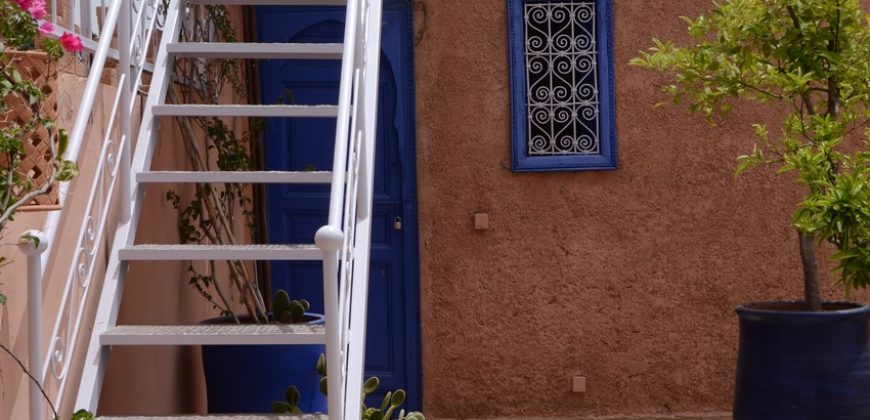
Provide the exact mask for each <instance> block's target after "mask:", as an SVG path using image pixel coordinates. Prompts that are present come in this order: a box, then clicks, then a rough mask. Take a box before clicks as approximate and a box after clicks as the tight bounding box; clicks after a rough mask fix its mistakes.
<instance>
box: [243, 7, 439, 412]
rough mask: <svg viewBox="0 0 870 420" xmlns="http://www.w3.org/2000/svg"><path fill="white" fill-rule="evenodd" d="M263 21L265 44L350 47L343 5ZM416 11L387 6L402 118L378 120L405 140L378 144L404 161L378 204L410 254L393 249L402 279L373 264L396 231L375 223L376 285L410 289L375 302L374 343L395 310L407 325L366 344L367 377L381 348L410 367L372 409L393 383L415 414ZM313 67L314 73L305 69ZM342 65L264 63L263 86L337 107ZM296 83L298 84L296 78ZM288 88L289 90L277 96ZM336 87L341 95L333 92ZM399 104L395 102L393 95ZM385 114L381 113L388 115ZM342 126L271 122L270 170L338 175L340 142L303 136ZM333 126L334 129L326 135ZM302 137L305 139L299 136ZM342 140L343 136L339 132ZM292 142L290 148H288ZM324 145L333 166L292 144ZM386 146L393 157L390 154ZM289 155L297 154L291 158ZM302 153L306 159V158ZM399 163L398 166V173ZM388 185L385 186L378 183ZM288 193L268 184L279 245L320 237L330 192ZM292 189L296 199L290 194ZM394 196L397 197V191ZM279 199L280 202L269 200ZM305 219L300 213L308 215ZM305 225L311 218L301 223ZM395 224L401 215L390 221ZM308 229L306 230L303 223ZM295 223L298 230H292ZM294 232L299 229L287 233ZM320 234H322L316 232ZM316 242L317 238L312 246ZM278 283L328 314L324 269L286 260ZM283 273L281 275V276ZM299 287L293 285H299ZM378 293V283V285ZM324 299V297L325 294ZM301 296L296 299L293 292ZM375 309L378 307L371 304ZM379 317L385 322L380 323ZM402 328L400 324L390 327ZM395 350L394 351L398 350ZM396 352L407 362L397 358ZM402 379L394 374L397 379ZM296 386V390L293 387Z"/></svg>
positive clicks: (275, 10) (264, 12) (390, 72)
mask: <svg viewBox="0 0 870 420" xmlns="http://www.w3.org/2000/svg"><path fill="white" fill-rule="evenodd" d="M256 15H257V36H258V41H259V42H290V41H292V42H342V41H341V36H342V34H341V32H340V28H341V27H342V25H343V22H344V8H332V7H287V6H280V7H279V6H261V7H257V9H256ZM411 16H412V13H411V2H410V1H409V0H386V1H385V2H384V18H383V21H384V24H383V31H382V36H383V38H382V60H381V66H382V78H381V79H382V80H381V96H382V98H383V97H384V95H389V98H387V99H388V100H386V101H384V100H383V99H382V101H381V102H382V103H384V104H390V103H394V104H395V106H389V107H388V109H387V112H389V111H390V110H394V118H392V120H391V121H385V120H386V119H387V117H384V118H379V119H380V120H381V121H380V122H379V124H378V128H379V133H378V134H379V135H378V141H379V143H380V142H381V139H382V137H383V136H382V135H381V134H382V133H381V132H385V131H386V130H385V128H386V129H392V130H393V131H394V133H395V136H396V140H397V141H395V143H394V144H391V145H387V146H395V149H391V148H390V147H387V146H384V145H381V144H379V146H378V153H379V154H381V155H384V154H388V155H390V156H393V157H397V159H394V158H390V161H385V162H384V163H383V164H381V165H379V169H378V170H382V169H384V168H383V167H384V166H387V167H388V168H387V169H384V170H389V171H390V173H391V175H390V177H392V180H391V179H388V177H385V176H383V175H382V176H378V175H376V186H375V188H376V198H375V208H376V209H375V211H376V212H377V211H378V209H381V210H382V211H390V207H391V206H392V208H393V209H394V210H392V211H394V212H395V214H396V215H400V217H401V230H398V231H393V232H388V233H386V235H387V241H388V242H389V239H388V237H389V236H390V235H400V239H401V240H400V243H401V247H400V248H401V249H397V250H394V253H397V255H395V256H394V257H393V258H399V259H400V261H398V262H396V265H399V264H400V265H401V268H400V271H401V279H392V278H390V276H388V275H382V274H381V273H378V272H377V271H378V267H377V262H376V261H374V260H375V259H376V258H378V257H377V255H378V249H377V248H378V246H377V245H378V244H377V243H376V242H375V239H376V238H375V237H374V235H375V234H377V232H378V229H379V228H380V229H381V231H389V230H390V229H392V226H383V223H381V225H382V226H378V222H377V221H375V224H374V225H373V231H375V232H374V233H373V250H372V255H373V263H372V275H371V277H372V282H375V281H377V280H378V279H382V278H384V277H385V278H386V280H392V281H401V282H402V290H403V293H402V294H401V298H400V299H395V298H393V300H394V301H391V302H381V303H386V304H387V305H390V307H389V308H386V307H384V306H383V305H378V304H377V303H378V302H370V306H369V322H370V324H369V326H368V329H369V331H370V334H369V337H372V333H371V332H372V331H376V329H378V328H383V327H384V325H376V324H378V323H380V322H384V323H386V321H390V320H386V319H385V317H387V315H386V312H387V311H389V312H390V313H392V314H393V315H392V316H401V317H403V320H402V322H401V325H400V327H399V328H395V327H393V328H390V327H388V328H390V329H391V331H390V332H389V333H388V337H387V340H388V342H393V344H402V345H390V344H389V343H384V344H383V348H381V344H380V343H368V344H367V346H366V353H367V354H366V364H367V375H377V376H381V375H383V374H385V373H386V372H381V371H379V370H378V369H377V368H376V369H375V370H373V371H372V370H370V369H368V367H370V366H371V365H373V364H374V365H381V364H383V363H384V360H383V358H384V357H387V356H385V355H379V354H377V353H378V352H380V351H385V352H387V353H389V352H390V351H396V349H399V351H400V352H402V353H404V355H392V356H390V358H391V359H393V360H399V359H401V360H402V361H401V364H402V366H393V368H394V370H395V371H396V372H398V371H401V375H399V376H401V378H392V379H391V380H388V381H383V385H382V387H381V388H382V389H380V390H379V391H381V392H379V393H378V394H376V395H375V396H374V398H372V399H370V401H369V402H370V403H375V401H376V403H378V404H379V403H380V400H379V399H378V398H379V397H380V396H382V395H383V392H384V391H387V390H389V389H386V388H387V387H401V388H404V389H405V390H406V391H407V402H406V406H405V408H406V409H411V410H420V409H422V368H421V350H420V314H419V311H420V304H419V301H420V300H419V295H420V286H419V251H418V244H419V238H418V224H417V184H416V180H417V174H416V145H415V128H414V127H415V125H414V124H415V113H414V104H415V99H414V79H413V77H414V65H413V56H414V55H413V42H412V39H413V38H412V22H411V19H412V17H411ZM306 66H308V67H306ZM337 66H338V64H337V63H334V62H313V63H312V62H307V63H303V64H300V62H289V61H280V60H266V61H263V62H262V63H261V71H260V84H261V87H262V89H261V90H262V95H261V96H262V97H263V103H275V102H276V101H279V100H286V99H287V98H283V99H282V98H281V97H282V96H284V94H283V93H282V92H283V90H284V89H287V88H290V92H291V94H292V97H293V99H292V100H293V101H294V102H295V103H299V104H309V103H336V101H337V97H338V95H337V89H334V87H335V86H332V85H329V84H328V83H327V82H324V80H325V79H329V78H332V77H333V76H334V78H335V80H336V82H337V75H338V73H337ZM385 78H389V79H390V80H391V81H392V82H393V83H390V84H391V85H393V86H394V88H387V89H386V91H385V83H387V82H389V81H390V80H387V81H385ZM290 80H292V82H289V81H290ZM277 87H281V88H282V89H280V91H278V90H276V88H277ZM333 90H334V92H333ZM392 98H394V101H392V102H391V99H392ZM379 111H381V110H379ZM324 124H331V125H332V126H333V127H332V129H331V130H329V129H328V128H325V126H324ZM334 125H335V120H333V119H329V120H320V121H309V122H297V121H292V120H278V119H275V120H268V121H267V125H266V143H265V145H264V148H263V149H264V153H266V155H265V159H264V162H265V168H264V169H265V170H305V169H313V168H316V169H317V170H329V169H330V168H331V161H332V159H331V150H332V144H333V139H328V140H326V139H319V138H318V139H311V138H308V137H310V136H307V137H306V136H303V134H304V133H305V132H307V131H314V130H317V131H318V132H330V133H334ZM324 130H325V131H324ZM294 133H295V134H297V135H296V136H294ZM333 136H334V134H333ZM288 140H289V145H288ZM312 141H316V142H322V143H321V145H320V146H313V147H316V148H326V149H329V151H330V153H329V157H328V161H327V160H326V159H324V158H323V157H319V158H317V157H315V158H311V157H305V156H301V155H304V153H297V154H294V153H292V150H291V149H293V148H294V145H293V144H292V142H308V145H302V144H296V145H295V147H298V148H300V150H301V149H302V148H306V147H312V146H310V145H311V142H312ZM385 150H387V151H388V153H385V152H384V151H385ZM288 154H289V156H290V157H289V158H286V157H287V156H288ZM297 155H300V156H297ZM378 158H379V159H382V160H383V159H386V158H385V157H384V156H379V157H378ZM390 166H392V167H395V168H392V169H390V168H389V167H390ZM396 175H399V178H400V180H396V179H395V178H396ZM379 185H380V186H379ZM289 188H290V190H288V187H287V186H269V187H267V194H266V196H267V197H266V200H267V206H268V210H267V214H268V217H267V219H268V220H267V225H268V229H267V231H268V236H269V241H270V242H274V243H278V242H295V241H296V240H295V237H296V236H310V234H311V235H313V230H312V229H314V230H316V228H317V227H319V226H320V225H322V223H323V222H325V220H326V217H325V213H321V212H322V211H324V209H325V205H326V203H325V201H324V200H323V199H322V198H323V194H324V192H325V190H324V189H323V188H322V187H321V186H291V187H289ZM379 188H380V189H384V190H386V191H387V193H386V195H385V194H380V196H381V198H382V199H381V200H380V201H379V200H378V197H379V194H378V189H379ZM288 191H289V193H288ZM389 191H392V193H391V194H392V195H390V193H389ZM291 195H292V196H294V197H297V198H299V197H305V198H306V201H307V202H311V203H313V205H310V206H302V205H294V207H293V208H294V210H293V211H294V212H295V213H294V218H293V220H290V218H288V217H285V216H284V215H283V214H282V211H284V210H285V209H278V208H276V204H275V203H278V202H279V201H281V200H282V199H284V200H286V198H282V197H288V196H291ZM396 196H398V197H399V198H400V200H396V201H392V198H394V197H396ZM269 203H272V204H269ZM300 213H301V217H299V216H300ZM300 220H302V221H301V222H300ZM390 222H392V219H390ZM300 224H304V225H305V226H300ZM287 225H292V226H287ZM288 232H291V233H288ZM312 238H313V236H312ZM310 240H311V238H308V241H310ZM271 271H272V276H273V278H272V285H273V287H274V288H279V287H280V288H287V289H291V290H290V293H291V296H292V295H294V290H293V289H297V290H298V292H299V293H301V294H303V295H304V296H299V297H306V298H309V299H311V301H312V302H311V303H312V307H313V309H315V310H316V309H318V308H321V309H322V294H320V295H319V296H318V295H317V292H316V291H314V290H312V289H310V284H311V279H313V278H316V277H318V276H320V277H321V278H322V275H321V274H320V273H321V271H320V267H319V264H317V265H308V266H306V265H304V264H297V265H295V266H291V265H288V264H286V263H284V264H273V265H272V270H271ZM285 276H286V277H287V278H291V277H294V276H295V277H298V278H297V279H295V280H293V281H292V282H288V281H285V280H283V278H284V277H285ZM276 277H281V278H276ZM291 283H292V284H291ZM373 287H374V285H373ZM321 293H322V292H321ZM294 297H295V296H294ZM372 303H375V304H372ZM372 320H376V322H372ZM389 324H390V325H391V326H394V324H396V323H394V322H389ZM394 340H401V343H396V342H394ZM391 349H392V350H391ZM396 356H400V357H398V358H396ZM394 376H395V375H394ZM288 385H289V384H288Z"/></svg>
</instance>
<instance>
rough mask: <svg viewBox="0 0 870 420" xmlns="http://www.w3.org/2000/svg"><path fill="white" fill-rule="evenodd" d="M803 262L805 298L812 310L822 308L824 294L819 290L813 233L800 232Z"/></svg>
mask: <svg viewBox="0 0 870 420" xmlns="http://www.w3.org/2000/svg"><path fill="white" fill-rule="evenodd" d="M798 237H799V239H800V248H801V262H803V266H804V299H805V300H806V303H807V306H808V307H809V308H810V310H811V311H821V310H822V294H821V292H820V291H819V269H818V267H816V246H815V243H813V235H812V234H807V233H803V232H798Z"/></svg>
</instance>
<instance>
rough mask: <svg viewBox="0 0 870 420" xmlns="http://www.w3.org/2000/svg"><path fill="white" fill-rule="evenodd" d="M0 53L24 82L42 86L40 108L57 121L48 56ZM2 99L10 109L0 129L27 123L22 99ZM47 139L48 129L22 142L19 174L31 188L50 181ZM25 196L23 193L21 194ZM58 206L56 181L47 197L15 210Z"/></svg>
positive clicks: (1, 118)
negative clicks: (9, 125)
mask: <svg viewBox="0 0 870 420" xmlns="http://www.w3.org/2000/svg"><path fill="white" fill-rule="evenodd" d="M3 54H4V55H6V56H7V57H8V59H9V65H11V66H14V67H15V69H16V70H18V72H19V73H20V74H21V76H22V77H23V78H24V79H27V80H31V81H34V82H35V83H37V84H38V85H41V86H43V92H44V93H45V94H46V98H45V101H44V102H43V108H42V113H43V116H44V117H47V118H49V119H51V120H55V119H56V118H57V99H56V90H57V71H56V69H49V59H48V55H47V54H46V53H44V52H42V51H14V50H13V51H10V50H6V51H4V52H3ZM3 100H4V101H5V102H6V105H7V106H8V107H9V108H10V109H9V110H8V111H7V112H6V113H4V114H0V126H2V125H3V124H9V123H11V122H14V121H17V122H19V123H26V122H28V121H30V119H31V118H33V110H32V109H31V108H30V106H29V105H28V104H27V103H26V102H25V101H24V99H22V98H19V97H17V96H14V95H9V96H7V97H6V98H3ZM50 139H51V138H50V136H49V133H48V130H46V129H45V128H42V127H40V128H39V129H38V130H37V131H36V133H34V134H33V135H32V136H31V137H30V138H29V139H26V140H25V141H24V156H23V157H22V159H21V165H20V167H19V171H18V173H19V174H20V175H21V177H22V179H29V180H30V182H31V183H32V185H33V186H34V188H37V187H39V186H42V185H45V183H46V182H48V180H49V173H50V171H51V164H52V156H51V145H50V143H49V141H50ZM6 164H7V162H6V157H5V156H0V165H6ZM24 193H25V192H23V191H22V193H21V194H22V195H23V194H24ZM58 204H59V200H58V188H57V182H55V183H54V184H53V185H52V186H51V188H50V189H49V191H48V193H47V194H44V195H41V196H39V197H36V198H34V199H33V200H32V201H31V202H30V203H27V204H26V205H25V206H22V207H20V208H19V209H18V210H19V211H35V210H56V209H58V208H60V206H59V205H58Z"/></svg>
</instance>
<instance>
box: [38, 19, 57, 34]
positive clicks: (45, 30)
mask: <svg viewBox="0 0 870 420" xmlns="http://www.w3.org/2000/svg"><path fill="white" fill-rule="evenodd" d="M52 32H54V25H52V24H51V22H49V21H45V22H42V24H41V25H39V33H41V34H43V35H48V34H50V33H52Z"/></svg>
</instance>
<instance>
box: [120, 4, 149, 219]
mask: <svg viewBox="0 0 870 420" xmlns="http://www.w3.org/2000/svg"><path fill="white" fill-rule="evenodd" d="M119 1H121V2H122V3H121V14H120V16H119V17H118V55H119V61H120V68H121V75H122V77H121V83H120V85H119V86H118V89H121V103H120V111H119V113H120V115H118V117H119V118H120V127H121V139H122V140H126V141H119V142H118V144H126V146H125V147H122V148H121V149H120V150H118V153H119V154H120V156H119V159H120V160H121V161H120V166H119V168H118V171H119V172H120V174H119V175H120V179H119V182H120V183H121V203H120V206H121V223H126V222H128V221H130V216H131V214H132V211H131V208H130V202H131V198H132V194H133V190H132V183H131V182H130V181H131V179H130V167H131V159H130V148H131V144H132V139H131V138H130V132H131V130H130V117H131V115H130V113H129V112H130V104H131V101H132V97H131V96H132V94H133V93H132V92H131V89H132V86H133V85H132V83H130V77H131V76H132V67H131V58H130V55H131V53H132V51H131V44H130V42H131V40H132V38H131V33H130V28H131V18H130V13H131V12H132V9H131V8H130V0H119ZM142 7H145V4H144V2H143V4H142Z"/></svg>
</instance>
